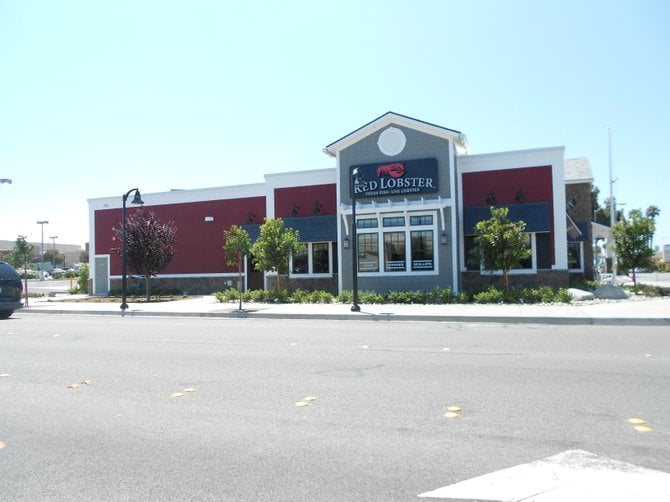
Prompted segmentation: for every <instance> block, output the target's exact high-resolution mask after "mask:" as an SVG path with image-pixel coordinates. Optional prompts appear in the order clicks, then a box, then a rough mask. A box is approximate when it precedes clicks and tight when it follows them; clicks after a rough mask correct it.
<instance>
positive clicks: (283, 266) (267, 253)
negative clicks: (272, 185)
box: [251, 218, 302, 291]
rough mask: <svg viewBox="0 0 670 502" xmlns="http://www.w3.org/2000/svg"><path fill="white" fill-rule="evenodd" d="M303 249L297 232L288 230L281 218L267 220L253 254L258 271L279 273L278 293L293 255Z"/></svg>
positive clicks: (253, 248)
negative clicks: (282, 276)
mask: <svg viewBox="0 0 670 502" xmlns="http://www.w3.org/2000/svg"><path fill="white" fill-rule="evenodd" d="M301 249H302V244H301V243H300V234H299V233H298V231H297V230H293V229H291V228H286V227H285V225H284V220H282V219H281V218H270V219H267V218H265V221H264V223H263V224H262V225H261V229H260V235H259V237H258V240H257V241H256V242H255V243H254V245H253V246H252V247H251V253H252V254H253V256H254V264H255V265H256V268H257V269H258V270H263V271H265V272H276V273H277V291H281V279H280V277H281V274H286V273H288V266H289V259H290V257H291V254H295V253H297V252H299V251H300V250H301Z"/></svg>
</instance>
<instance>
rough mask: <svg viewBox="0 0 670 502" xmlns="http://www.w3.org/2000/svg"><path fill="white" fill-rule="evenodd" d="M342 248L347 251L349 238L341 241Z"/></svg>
mask: <svg viewBox="0 0 670 502" xmlns="http://www.w3.org/2000/svg"><path fill="white" fill-rule="evenodd" d="M342 247H343V248H344V249H349V237H345V238H344V240H343V241H342Z"/></svg>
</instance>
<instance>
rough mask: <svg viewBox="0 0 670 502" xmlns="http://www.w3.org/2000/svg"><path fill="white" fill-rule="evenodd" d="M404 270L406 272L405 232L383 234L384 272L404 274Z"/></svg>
mask: <svg viewBox="0 0 670 502" xmlns="http://www.w3.org/2000/svg"><path fill="white" fill-rule="evenodd" d="M384 220H386V218H384ZM405 270H407V268H406V266H405V232H385V233H384V272H404V271H405Z"/></svg>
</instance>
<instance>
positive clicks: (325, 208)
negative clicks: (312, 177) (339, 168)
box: [275, 183, 337, 218]
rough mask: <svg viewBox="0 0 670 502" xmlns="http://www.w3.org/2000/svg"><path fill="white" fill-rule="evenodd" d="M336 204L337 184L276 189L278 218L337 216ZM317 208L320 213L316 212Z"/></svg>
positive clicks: (276, 214)
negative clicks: (317, 215)
mask: <svg viewBox="0 0 670 502" xmlns="http://www.w3.org/2000/svg"><path fill="white" fill-rule="evenodd" d="M336 203H337V195H336V186H335V183H330V184H327V185H310V186H301V187H290V188H277V189H275V217H277V218H290V217H292V216H314V215H315V214H321V215H329V214H337V208H336V207H335V205H336ZM317 206H318V207H320V211H319V212H315V207H317ZM294 208H295V211H294Z"/></svg>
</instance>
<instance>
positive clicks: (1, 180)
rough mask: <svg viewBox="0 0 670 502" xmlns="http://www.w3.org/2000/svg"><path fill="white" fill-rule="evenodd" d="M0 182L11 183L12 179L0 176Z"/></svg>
mask: <svg viewBox="0 0 670 502" xmlns="http://www.w3.org/2000/svg"><path fill="white" fill-rule="evenodd" d="M0 183H7V184H8V185H11V184H12V180H10V179H9V178H0Z"/></svg>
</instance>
